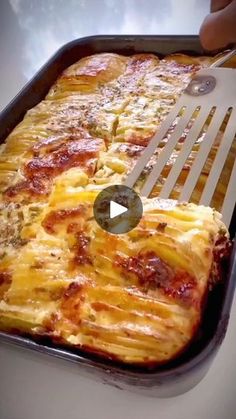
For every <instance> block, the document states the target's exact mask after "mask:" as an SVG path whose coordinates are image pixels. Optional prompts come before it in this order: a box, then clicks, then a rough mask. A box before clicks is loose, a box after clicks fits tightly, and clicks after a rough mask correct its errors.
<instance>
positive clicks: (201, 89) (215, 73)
mask: <svg viewBox="0 0 236 419" xmlns="http://www.w3.org/2000/svg"><path fill="white" fill-rule="evenodd" d="M235 53H236V51H235V50H234V51H232V52H230V53H228V54H227V55H226V56H225V57H224V60H223V61H222V60H218V61H217V63H218V65H221V64H223V63H224V62H226V61H227V59H229V58H230V57H231V56H232V55H234V54H235ZM235 112H236V70H235V69H230V68H216V67H214V68H212V67H210V68H208V69H203V70H200V71H199V72H198V73H197V74H196V76H195V77H194V79H193V81H191V82H190V84H189V86H188V87H187V88H186V89H185V91H184V92H183V94H182V95H181V97H180V98H179V99H178V101H177V103H176V105H175V106H174V108H173V109H172V111H171V112H170V113H169V115H168V116H167V118H166V119H165V120H164V122H163V123H162V124H161V126H160V128H159V129H158V132H157V134H156V135H154V137H153V138H152V140H151V141H150V143H149V145H148V146H147V147H146V149H145V151H144V152H143V154H142V156H141V157H140V159H138V161H137V163H136V166H135V167H134V169H133V170H132V172H131V173H130V174H129V175H128V177H127V179H126V182H125V184H126V186H129V187H133V186H134V185H135V183H136V182H137V180H138V178H139V176H140V174H141V173H142V172H143V170H144V168H145V167H146V165H147V164H148V162H149V161H150V159H151V158H152V157H153V154H154V152H155V151H156V148H157V147H158V145H159V144H160V142H161V141H162V140H163V138H164V137H165V136H166V134H167V132H168V131H169V130H170V129H171V127H172V126H173V123H174V121H176V118H178V122H177V123H176V126H175V127H174V129H172V132H171V134H170V135H169V139H168V142H167V143H166V144H165V146H164V147H163V149H162V151H161V152H160V153H159V155H158V157H157V159H156V162H155V164H154V166H153V168H152V170H151V171H150V173H149V175H148V177H147V179H146V180H145V184H144V186H143V187H142V189H141V195H143V196H149V195H150V193H151V192H152V189H153V187H154V185H155V184H156V182H157V181H158V179H159V176H160V175H161V172H162V170H163V168H164V167H165V165H166V163H167V161H168V160H169V159H170V158H171V155H172V153H173V151H174V150H175V148H176V147H177V144H178V141H179V139H180V138H181V136H182V134H183V132H184V130H185V129H186V127H187V126H188V125H190V128H189V132H188V134H187V136H186V139H185V141H184V143H183V144H181V150H180V151H179V153H178V156H177V157H176V161H175V164H174V165H173V166H172V168H171V170H170V173H169V175H168V176H167V179H166V180H165V182H164V184H163V186H162V189H161V192H160V194H159V196H160V197H161V198H169V196H170V194H171V192H172V190H173V188H174V186H175V183H176V181H177V179H178V176H179V174H180V172H181V171H182V169H183V167H184V164H185V162H186V159H187V158H188V156H189V154H190V153H191V151H192V148H193V147H194V145H195V143H196V141H197V140H198V139H199V136H200V135H202V129H203V127H204V134H205V135H204V140H203V141H202V143H201V144H200V147H199V150H198V153H197V155H196V157H195V159H194V162H193V164H192V166H191V167H190V170H189V174H188V177H187V179H186V181H185V183H184V185H183V187H182V190H181V192H180V195H179V201H182V202H183V201H184V202H186V201H190V200H191V195H192V193H193V190H194V188H195V187H196V185H197V182H198V179H199V177H200V175H201V172H202V170H203V167H204V164H205V162H206V160H207V158H208V155H209V153H210V151H211V149H212V147H213V145H214V142H215V139H216V136H217V134H218V132H219V130H220V127H221V126H222V123H223V121H224V120H225V118H226V116H227V113H230V117H229V120H228V121H227V123H226V124H227V125H226V129H225V132H224V134H223V138H222V141H221V142H220V144H219V146H218V152H217V156H216V159H215V161H214V163H213V165H212V167H211V169H210V172H209V176H208V179H207V182H206V185H205V187H204V190H203V192H202V195H201V197H200V203H201V204H202V205H210V202H211V197H212V196H213V194H214V191H215V189H216V187H217V183H218V180H219V178H220V175H221V171H222V169H223V167H224V164H225V162H226V159H227V157H228V152H229V150H230V147H231V146H232V142H233V140H234V138H235V134H236V126H235ZM208 118H211V120H210V123H209V124H206V121H207V120H208ZM233 185H236V170H235V169H234V170H233V171H232V175H231V179H230V183H229V186H228V189H229V192H228V191H226V196H225V200H224V201H223V203H222V210H221V212H222V217H223V221H224V223H225V224H226V225H227V226H228V227H229V225H230V221H231V218H232V215H233V211H234V206H235V203H236V188H235V187H233Z"/></svg>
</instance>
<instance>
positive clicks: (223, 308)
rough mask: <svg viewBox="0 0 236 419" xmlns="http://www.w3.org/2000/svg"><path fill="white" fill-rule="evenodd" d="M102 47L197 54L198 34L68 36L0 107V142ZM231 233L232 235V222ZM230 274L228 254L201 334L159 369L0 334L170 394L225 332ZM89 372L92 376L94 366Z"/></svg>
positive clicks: (189, 378) (198, 369) (201, 368)
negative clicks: (67, 71)
mask: <svg viewBox="0 0 236 419" xmlns="http://www.w3.org/2000/svg"><path fill="white" fill-rule="evenodd" d="M106 51H107V52H108V51H110V52H117V53H122V54H127V55H129V54H132V53H135V52H153V53H156V54H159V55H160V54H168V53H171V52H177V51H178V52H179V51H185V52H188V53H190V52H192V53H197V54H198V53H202V51H201V49H200V45H199V42H198V39H197V37H156V36H128V37H126V36H117V37H116V36H115V37H112V36H111V37H106V36H105V37H90V38H84V39H82V40H78V41H73V42H72V43H70V44H67V45H66V46H65V47H63V48H62V49H61V50H60V51H59V52H58V53H57V54H56V55H55V56H54V57H53V58H52V59H51V60H50V61H49V62H48V63H47V64H46V66H44V67H43V68H42V69H41V70H40V72H39V73H38V74H37V75H36V76H35V78H34V79H33V80H32V81H31V82H30V83H29V84H28V85H27V86H26V87H25V88H24V89H23V91H22V92H21V93H20V94H19V95H18V96H17V97H16V99H14V100H13V102H12V103H11V104H10V105H9V106H8V108H7V109H6V110H5V111H3V113H2V115H1V119H0V122H1V130H0V139H1V141H4V139H5V137H6V136H7V135H8V133H9V132H10V131H11V130H12V129H13V128H14V127H15V125H16V124H17V123H18V122H19V121H20V120H21V119H22V117H23V115H24V113H25V112H26V110H27V109H29V108H32V107H33V106H34V105H35V104H37V103H38V102H39V101H40V100H41V99H42V98H43V97H44V96H45V94H46V93H47V91H48V89H49V87H50V86H51V84H52V83H53V82H54V81H55V79H56V78H57V76H58V75H59V74H60V73H61V71H62V70H63V69H64V68H65V67H68V66H69V65H70V64H72V63H73V62H75V61H77V60H78V59H80V58H82V57H84V56H86V55H90V54H92V53H96V52H106ZM231 233H232V235H233V234H234V228H233V225H232V226H231ZM233 254H234V252H233ZM233 273H234V258H233V256H232V263H231V269H230V272H229V274H228V277H227V280H226V281H225V283H224V285H223V284H219V285H218V286H217V288H216V289H215V290H214V292H212V293H211V296H210V299H209V302H208V307H207V309H206V312H205V319H204V321H203V328H202V330H201V336H199V337H198V340H197V341H195V342H194V345H192V347H190V348H189V350H188V352H186V353H185V354H184V355H183V356H182V357H181V358H179V359H178V360H176V361H175V362H172V363H169V364H168V366H165V367H162V368H159V369H158V370H150V371H147V370H146V371H145V370H141V369H135V368H131V367H128V366H122V365H118V364H116V365H115V364H114V363H112V362H105V361H103V360H101V359H99V358H95V357H94V356H89V355H88V354H83V353H82V351H81V352H79V351H76V352H75V351H73V353H72V352H71V351H69V350H68V349H67V350H64V349H63V348H61V349H57V348H55V347H53V346H52V344H49V343H48V342H46V341H45V339H44V340H43V341H42V340H40V341H37V342H33V341H32V339H28V338H23V337H16V336H12V335H11V336H10V335H9V336H8V335H6V334H3V333H2V334H1V337H2V338H3V339H5V340H7V341H10V342H14V343H18V344H21V345H24V346H27V347H31V348H34V349H36V350H40V351H42V352H46V353H51V354H54V355H56V356H59V357H63V358H66V359H70V360H72V361H75V362H77V363H78V364H80V365H83V367H84V369H85V370H86V371H87V372H88V371H91V370H92V369H93V370H96V371H97V372H99V374H98V375H99V376H102V378H103V381H104V380H105V381H106V382H109V383H111V384H114V385H118V386H120V387H121V388H126V387H129V388H135V390H136V391H137V390H139V391H140V390H142V392H145V393H147V392H148V393H149V394H153V395H157V396H170V395H175V394H178V393H181V392H183V391H185V390H187V389H188V388H191V387H192V386H193V385H194V384H196V383H197V382H198V381H199V379H201V377H202V376H203V375H204V373H205V372H206V370H207V368H208V366H209V362H210V360H211V359H212V358H213V355H214V354H215V353H216V350H217V348H218V347H219V343H220V342H221V341H222V339H223V337H224V334H225V331H226V327H227V322H228V318H229V312H230V305H231V302H232V295H233ZM91 367H92V368H91ZM91 372H92V371H91ZM92 373H93V375H95V371H94V372H92Z"/></svg>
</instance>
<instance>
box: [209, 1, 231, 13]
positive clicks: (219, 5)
mask: <svg viewBox="0 0 236 419" xmlns="http://www.w3.org/2000/svg"><path fill="white" fill-rule="evenodd" d="M231 1H232V0H211V13H214V12H218V10H221V9H224V8H225V7H226V6H228V4H230V3H231Z"/></svg>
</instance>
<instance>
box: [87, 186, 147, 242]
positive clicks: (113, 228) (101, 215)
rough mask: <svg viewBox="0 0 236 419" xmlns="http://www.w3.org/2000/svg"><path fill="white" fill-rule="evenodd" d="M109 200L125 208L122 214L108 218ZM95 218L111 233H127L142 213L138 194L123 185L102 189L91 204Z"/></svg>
mask: <svg viewBox="0 0 236 419" xmlns="http://www.w3.org/2000/svg"><path fill="white" fill-rule="evenodd" d="M111 201H113V202H115V203H117V204H119V205H122V206H123V207H125V208H127V211H125V212H124V213H123V214H120V215H117V216H116V217H114V218H110V203H111ZM93 213H94V217H95V220H96V221H97V223H98V224H99V226H100V227H101V228H103V230H106V231H107V232H108V233H113V234H123V233H128V232H129V231H131V230H132V229H133V228H135V227H136V226H137V225H138V223H139V221H140V219H141V218H142V214H143V205H142V201H141V199H140V197H139V196H138V194H137V193H136V192H135V191H134V190H133V189H130V188H128V187H127V186H123V185H114V186H109V187H108V188H105V189H103V190H102V191H101V192H100V193H99V195H98V196H97V198H96V199H95V202H94V206H93Z"/></svg>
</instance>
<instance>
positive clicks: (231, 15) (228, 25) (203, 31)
mask: <svg viewBox="0 0 236 419" xmlns="http://www.w3.org/2000/svg"><path fill="white" fill-rule="evenodd" d="M199 36H200V40H201V43H202V46H203V47H204V48H205V49H208V50H214V49H218V48H224V47H226V46H227V45H228V44H230V43H234V42H236V0H233V1H232V2H231V3H230V4H228V6H226V7H225V8H224V9H222V10H219V11H217V12H214V13H211V14H209V15H208V16H207V17H206V18H205V20H204V22H203V24H202V26H201V28H200V33H199Z"/></svg>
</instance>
